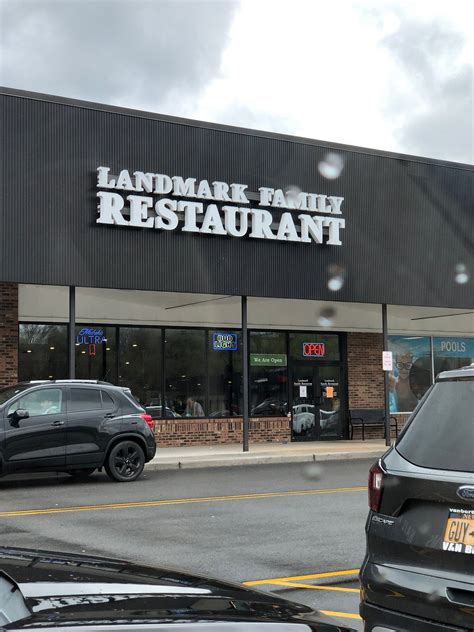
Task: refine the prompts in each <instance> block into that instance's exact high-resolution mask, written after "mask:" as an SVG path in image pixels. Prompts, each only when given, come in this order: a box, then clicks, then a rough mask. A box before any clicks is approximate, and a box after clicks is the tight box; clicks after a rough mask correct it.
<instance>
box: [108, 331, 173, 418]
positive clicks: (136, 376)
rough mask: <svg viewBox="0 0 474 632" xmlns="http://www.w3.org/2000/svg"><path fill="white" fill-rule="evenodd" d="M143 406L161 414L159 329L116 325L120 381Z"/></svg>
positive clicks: (158, 414) (151, 412)
mask: <svg viewBox="0 0 474 632" xmlns="http://www.w3.org/2000/svg"><path fill="white" fill-rule="evenodd" d="M118 383H119V384H120V385H121V386H128V388H130V389H131V391H132V393H133V395H134V396H135V397H136V399H137V400H138V401H139V402H140V404H141V405H142V406H146V407H147V410H148V412H149V413H150V414H153V416H154V417H161V416H162V412H161V405H162V402H161V329H154V328H152V327H146V328H145V327H120V328H119V380H118Z"/></svg>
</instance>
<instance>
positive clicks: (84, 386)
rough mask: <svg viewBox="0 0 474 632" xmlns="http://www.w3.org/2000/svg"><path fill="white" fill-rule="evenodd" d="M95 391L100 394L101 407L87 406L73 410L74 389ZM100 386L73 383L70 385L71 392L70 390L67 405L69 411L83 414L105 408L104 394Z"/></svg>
mask: <svg viewBox="0 0 474 632" xmlns="http://www.w3.org/2000/svg"><path fill="white" fill-rule="evenodd" d="M79 390H81V391H94V392H97V393H98V395H99V401H100V408H87V409H83V410H73V409H72V394H73V392H74V391H79ZM100 390H101V389H100V388H94V387H91V386H88V385H87V384H77V385H76V384H71V385H70V386H69V392H68V405H67V412H68V413H70V414H77V413H79V414H83V413H91V412H97V411H98V410H104V408H103V406H102V394H101V392H100Z"/></svg>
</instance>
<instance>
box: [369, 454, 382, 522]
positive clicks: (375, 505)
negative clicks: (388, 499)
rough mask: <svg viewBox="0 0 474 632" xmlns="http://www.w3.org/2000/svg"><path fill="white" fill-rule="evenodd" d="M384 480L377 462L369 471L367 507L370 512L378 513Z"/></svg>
mask: <svg viewBox="0 0 474 632" xmlns="http://www.w3.org/2000/svg"><path fill="white" fill-rule="evenodd" d="M384 478H385V472H384V471H383V470H382V468H381V467H380V465H379V462H378V461H377V463H374V464H373V465H372V467H371V468H370V471H369V507H370V508H371V509H372V511H378V510H379V508H380V501H381V500H382V491H383V480H384Z"/></svg>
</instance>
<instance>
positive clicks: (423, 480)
mask: <svg viewBox="0 0 474 632" xmlns="http://www.w3.org/2000/svg"><path fill="white" fill-rule="evenodd" d="M369 504H370V509H371V511H370V513H369V516H368V519H367V525H366V534H367V553H366V557H365V560H364V563H363V566H362V569H361V574H360V580H361V596H362V603H361V615H362V617H363V618H364V620H365V622H366V623H365V626H366V627H365V629H366V631H367V632H370V631H372V630H373V631H375V630H377V632H383V631H392V630H396V631H397V632H399V631H412V630H414V631H420V632H424V631H426V632H447V631H449V630H451V631H452V632H455V631H456V632H460V631H461V630H462V631H465V630H473V629H474V364H472V365H471V366H470V367H466V368H464V369H459V370H456V371H446V372H444V373H441V374H440V375H439V376H438V378H437V380H436V383H435V384H434V386H432V387H431V389H430V390H429V391H428V393H427V394H426V395H425V397H424V398H423V399H422V401H421V402H420V404H419V405H418V407H417V408H416V409H415V411H414V412H413V415H412V416H411V417H410V419H409V421H408V423H407V425H406V427H405V428H404V430H403V432H402V433H401V435H400V437H399V438H398V441H397V443H396V445H395V446H394V447H393V448H391V449H390V450H389V451H388V452H387V453H386V454H385V455H384V456H383V457H382V458H381V459H380V461H379V462H378V463H376V464H375V465H374V466H373V467H372V469H371V471H370V475H369Z"/></svg>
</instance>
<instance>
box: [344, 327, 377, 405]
mask: <svg viewBox="0 0 474 632" xmlns="http://www.w3.org/2000/svg"><path fill="white" fill-rule="evenodd" d="M382 343H383V340H382V334H367V333H349V334H347V368H348V387H349V408H383V406H384V400H383V371H382V351H383V344H382Z"/></svg>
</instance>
